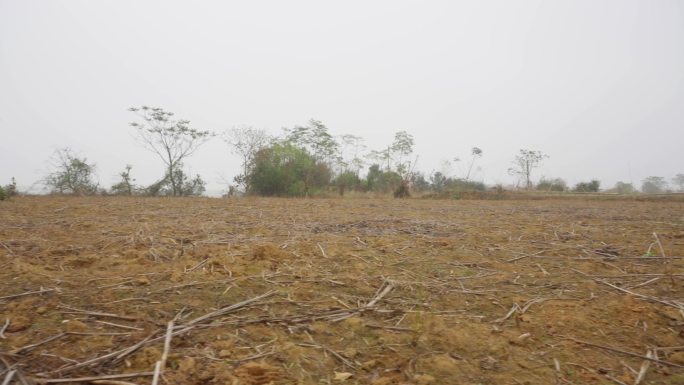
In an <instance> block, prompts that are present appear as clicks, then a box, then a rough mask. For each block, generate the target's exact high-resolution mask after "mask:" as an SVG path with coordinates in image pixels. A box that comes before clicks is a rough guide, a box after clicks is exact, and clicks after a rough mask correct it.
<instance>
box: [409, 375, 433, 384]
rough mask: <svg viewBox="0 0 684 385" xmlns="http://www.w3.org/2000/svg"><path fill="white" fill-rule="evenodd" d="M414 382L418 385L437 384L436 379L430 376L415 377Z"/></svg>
mask: <svg viewBox="0 0 684 385" xmlns="http://www.w3.org/2000/svg"><path fill="white" fill-rule="evenodd" d="M413 381H414V382H415V383H416V385H431V384H434V383H435V381H436V380H435V378H434V377H432V376H431V375H429V374H416V375H415V376H413Z"/></svg>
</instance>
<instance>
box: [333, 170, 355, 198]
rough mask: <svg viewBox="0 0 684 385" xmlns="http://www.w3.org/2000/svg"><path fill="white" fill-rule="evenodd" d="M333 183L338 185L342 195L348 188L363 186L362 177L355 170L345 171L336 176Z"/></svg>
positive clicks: (338, 190)
mask: <svg viewBox="0 0 684 385" xmlns="http://www.w3.org/2000/svg"><path fill="white" fill-rule="evenodd" d="M332 183H333V184H334V185H335V186H337V192H338V193H339V194H340V196H343V195H344V192H345V191H346V190H351V189H358V188H359V187H360V186H361V179H359V175H358V174H357V173H355V172H354V171H345V172H343V173H341V174H340V175H338V176H337V177H335V179H334V180H333V182H332Z"/></svg>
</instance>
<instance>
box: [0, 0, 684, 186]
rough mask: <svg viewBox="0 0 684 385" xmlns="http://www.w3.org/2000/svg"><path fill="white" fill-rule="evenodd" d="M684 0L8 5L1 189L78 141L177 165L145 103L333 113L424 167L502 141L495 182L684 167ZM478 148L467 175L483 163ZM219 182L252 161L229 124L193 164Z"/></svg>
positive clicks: (239, 120)
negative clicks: (141, 114) (229, 133)
mask: <svg viewBox="0 0 684 385" xmlns="http://www.w3.org/2000/svg"><path fill="white" fill-rule="evenodd" d="M683 69H684V3H682V2H681V1H677V0H673V1H666V0H658V1H654V0H647V1H634V0H614V1H611V0H603V1H596V0H587V1H583V0H575V1H510V0H503V1H481V0H478V1H373V2H367V1H364V2H362V1H345V2H325V1H287V2H284V1H251V2H220V1H215V2H214V1H197V2H190V1H183V2H181V1H122V0H116V1H59V0H53V1H31V0H16V1H10V0H0V184H5V183H8V182H9V180H10V178H11V177H16V179H17V183H18V185H19V187H20V189H22V190H29V189H30V190H32V191H40V189H39V187H38V186H37V185H36V182H37V181H39V180H40V179H41V178H42V177H43V176H44V175H45V174H46V173H47V172H48V170H49V164H48V162H47V160H48V158H49V157H50V155H51V154H52V153H53V152H54V151H55V150H56V149H58V148H62V147H70V148H72V149H73V150H74V151H75V152H76V153H77V154H78V155H80V156H82V157H86V158H87V159H88V160H90V161H93V162H95V163H96V165H97V176H98V179H99V182H100V183H101V184H102V186H104V187H108V186H110V185H111V184H112V183H114V182H115V181H116V180H117V174H118V173H119V172H120V171H121V170H123V168H124V166H125V165H126V164H131V165H133V170H132V174H133V176H134V177H135V178H136V179H137V183H139V184H150V183H152V182H154V181H156V180H158V179H159V178H161V177H162V176H163V173H164V169H163V164H162V163H161V162H160V161H159V160H158V159H157V157H156V155H155V154H153V153H151V152H149V151H146V150H145V149H144V148H143V146H142V144H141V143H140V141H139V140H137V139H136V132H135V130H134V129H133V128H132V127H130V126H129V125H128V123H129V122H132V121H135V120H136V117H135V116H134V115H133V114H132V113H131V112H129V111H128V108H129V107H131V106H141V105H148V106H154V107H162V108H164V109H165V110H168V111H173V112H174V113H175V114H176V116H177V117H179V118H183V119H188V120H190V121H191V126H193V127H196V128H199V129H205V130H212V131H215V132H217V133H220V132H221V131H224V130H226V129H229V128H231V127H235V126H243V125H250V126H254V127H257V128H264V129H267V130H268V131H269V132H271V133H272V134H280V133H281V132H282V128H283V127H292V126H294V125H298V124H305V123H306V122H307V121H308V120H309V119H311V118H315V119H317V120H320V121H322V122H323V123H324V124H326V125H327V126H328V127H329V128H330V130H331V131H332V133H334V134H354V135H359V136H362V137H364V138H366V145H367V146H368V147H369V148H370V149H380V148H383V147H385V146H387V145H388V144H389V143H390V142H391V141H392V140H393V136H394V133H395V132H396V131H400V130H405V131H408V132H409V133H411V134H413V136H414V137H415V142H416V147H415V153H416V154H417V155H419V159H418V164H417V169H418V170H421V171H424V172H426V173H430V172H431V171H433V170H440V169H441V168H442V163H443V161H444V160H448V159H453V158H454V157H460V158H462V159H467V158H468V157H469V154H470V148H471V147H473V146H477V147H480V148H482V150H483V151H484V154H483V157H482V158H481V159H480V160H479V161H478V163H477V164H476V167H477V169H476V170H475V171H474V175H473V176H474V178H475V179H476V180H481V181H484V182H486V183H488V184H494V183H503V184H512V183H515V178H514V177H513V176H510V175H509V174H508V173H507V169H508V168H509V167H510V166H511V161H512V160H513V158H514V156H515V155H516V154H517V152H518V150H519V149H521V148H527V149H533V150H541V151H543V152H544V153H546V154H548V155H549V156H550V157H549V159H547V160H545V161H544V163H543V165H542V167H541V168H539V169H538V170H536V171H535V175H534V178H535V179H538V178H539V177H541V176H546V177H560V178H563V179H565V180H566V181H567V182H568V183H569V184H571V185H572V184H574V183H577V182H579V181H584V180H589V179H599V180H601V182H602V187H606V188H607V187H611V186H612V185H613V184H614V183H615V182H616V181H625V182H633V183H635V185H636V186H638V185H639V184H640V182H641V180H642V179H643V178H645V177H647V176H649V175H657V176H663V177H666V178H667V179H668V180H669V179H670V178H671V177H673V176H674V175H675V174H676V173H682V172H684V152H683V151H682V147H684V70H683ZM464 163H466V162H460V163H456V164H455V165H454V167H453V169H452V172H453V174H455V175H456V176H460V175H462V174H463V173H465V171H466V168H467V165H466V164H464ZM185 164H186V166H187V168H189V169H190V170H191V171H192V173H193V174H194V173H199V174H201V175H202V176H203V177H204V178H205V179H206V180H207V181H208V186H207V189H208V191H207V192H208V193H209V194H210V195H217V194H219V193H220V192H221V191H222V190H225V188H226V182H229V181H230V180H231V179H232V177H233V176H234V175H235V174H237V173H238V172H239V170H240V161H239V159H238V157H236V156H234V155H231V154H230V151H229V148H228V146H227V145H226V144H225V143H224V142H223V141H221V140H220V139H219V138H216V139H214V140H212V141H211V142H208V143H207V144H206V145H204V146H203V147H202V148H201V149H200V150H199V151H198V152H197V153H196V154H195V155H193V156H192V157H191V158H189V159H188V160H187V161H186V162H185Z"/></svg>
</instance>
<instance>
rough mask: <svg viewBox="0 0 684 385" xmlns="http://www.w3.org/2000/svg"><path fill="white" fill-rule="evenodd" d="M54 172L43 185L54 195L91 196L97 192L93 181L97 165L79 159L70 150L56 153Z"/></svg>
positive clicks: (84, 159)
mask: <svg viewBox="0 0 684 385" xmlns="http://www.w3.org/2000/svg"><path fill="white" fill-rule="evenodd" d="M51 163H52V165H53V168H54V171H52V172H51V173H50V174H48V176H46V177H45V179H44V180H43V183H44V184H45V186H47V187H48V188H50V191H51V192H52V193H57V194H74V195H91V194H95V193H96V192H97V187H98V185H97V183H96V182H95V181H94V180H93V173H94V172H95V165H94V164H91V163H88V160H87V159H86V158H79V157H77V156H76V155H75V154H74V153H73V151H71V150H70V149H68V148H62V149H59V150H57V151H55V154H54V155H53V157H52V159H51Z"/></svg>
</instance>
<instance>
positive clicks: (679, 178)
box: [672, 174, 684, 192]
mask: <svg viewBox="0 0 684 385" xmlns="http://www.w3.org/2000/svg"><path fill="white" fill-rule="evenodd" d="M672 184H673V185H675V186H677V191H679V192H684V174H677V175H675V176H674V178H672Z"/></svg>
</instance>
